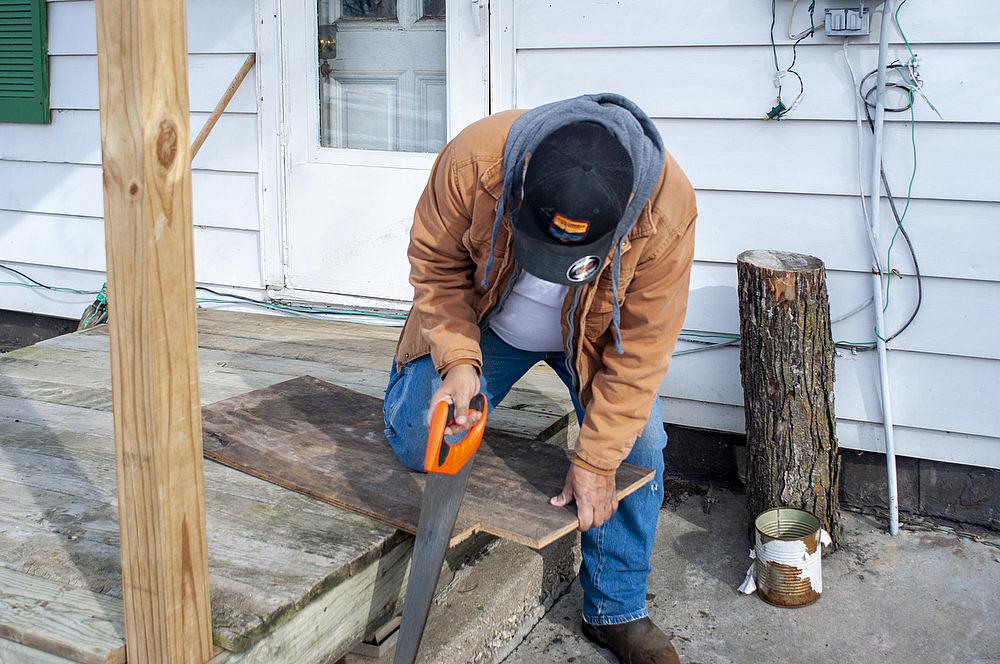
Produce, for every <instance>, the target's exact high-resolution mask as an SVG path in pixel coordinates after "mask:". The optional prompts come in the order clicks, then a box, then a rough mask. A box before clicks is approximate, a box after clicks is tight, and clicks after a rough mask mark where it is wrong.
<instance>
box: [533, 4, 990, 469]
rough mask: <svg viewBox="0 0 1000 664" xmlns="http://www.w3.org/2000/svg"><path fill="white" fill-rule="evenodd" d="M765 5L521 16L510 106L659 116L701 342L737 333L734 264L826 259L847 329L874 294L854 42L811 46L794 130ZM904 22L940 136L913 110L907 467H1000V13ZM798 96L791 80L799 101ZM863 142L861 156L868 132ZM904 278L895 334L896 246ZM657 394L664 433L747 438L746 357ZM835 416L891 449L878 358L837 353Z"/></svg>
mask: <svg viewBox="0 0 1000 664" xmlns="http://www.w3.org/2000/svg"><path fill="white" fill-rule="evenodd" d="M770 4H771V3H770V2H763V1H761V2H746V1H745V0H719V1H717V2H711V3H694V4H692V3H678V2H661V1H659V0H637V1H635V2H597V1H580V0H549V1H548V2H544V3H536V2H528V1H527V0H515V12H514V13H515V21H516V26H515V43H516V54H515V67H514V79H515V80H514V89H515V90H516V105H517V106H520V107H530V106H535V105H537V104H541V103H545V102H548V101H553V100H555V99H560V98H564V97H569V96H573V95H577V94H581V93H585V92H601V91H611V92H618V93H621V94H624V95H626V96H628V97H630V98H632V99H633V100H635V101H636V102H637V103H638V104H639V105H640V106H642V107H643V108H644V109H645V110H646V111H647V112H648V113H649V114H650V115H651V116H652V117H654V119H655V120H656V123H657V126H658V127H659V129H660V131H661V133H662V135H663V138H664V141H665V143H666V145H667V147H668V149H669V150H670V151H671V153H672V154H673V155H674V157H676V158H677V160H678V161H679V162H680V164H681V165H682V166H683V167H684V169H685V171H686V172H687V174H688V176H689V177H690V178H691V181H692V182H693V183H694V185H695V187H696V189H697V190H698V201H699V209H700V217H699V222H698V224H699V225H698V234H697V248H696V262H695V266H694V270H693V274H692V281H691V294H690V304H689V311H688V316H687V319H686V321H685V327H687V328H691V329H699V330H710V331H717V332H727V333H734V332H736V333H738V332H739V316H738V308H737V305H738V303H737V296H736V290H735V287H736V269H735V258H736V255H737V254H738V253H739V252H740V251H743V250H744V249H750V248H769V249H786V250H791V251H800V252H804V253H809V254H814V255H816V256H819V257H820V258H822V259H823V260H824V261H825V262H826V265H827V268H828V270H829V277H828V283H829V290H830V307H831V312H832V315H833V316H834V317H835V318H836V317H837V316H838V315H839V314H842V313H847V312H848V311H850V310H852V309H854V308H855V307H856V306H857V305H859V304H861V303H862V302H864V301H865V300H866V299H867V298H869V297H870V296H871V276H870V270H871V259H870V250H869V248H868V240H867V238H866V236H865V231H864V226H863V220H862V216H861V208H860V204H859V202H858V198H857V193H858V159H857V125H856V123H855V120H854V109H853V96H852V89H851V85H850V83H849V77H848V72H847V68H846V66H845V64H844V55H843V51H842V41H841V40H838V39H827V38H826V37H825V36H823V35H822V34H817V35H816V36H815V37H814V38H812V39H806V40H804V41H803V42H802V43H801V44H800V45H799V47H798V62H797V64H796V67H795V68H796V71H798V72H799V73H800V74H801V75H802V77H803V78H804V79H805V88H806V91H805V97H804V98H803V101H802V104H801V105H800V106H799V107H798V108H797V109H796V110H795V111H794V112H793V113H791V114H790V115H789V116H788V118H787V119H786V120H784V121H782V122H766V121H764V120H763V116H764V113H765V112H766V111H767V110H768V109H770V108H771V106H773V105H774V94H775V90H774V87H773V84H772V80H773V77H774V63H773V56H772V53H771V46H770V42H769V37H768V30H769V28H770V24H771V15H770V9H771V7H770ZM789 4H790V3H788V2H781V1H779V2H778V3H777V7H778V21H777V25H776V27H775V36H776V38H777V39H778V42H779V46H778V57H779V62H781V63H783V66H787V64H788V63H789V62H790V60H791V48H790V44H789V40H788V39H787V38H785V37H783V36H782V33H783V31H784V29H785V21H786V17H787V12H788V8H789ZM817 4H818V6H817V16H822V15H823V8H824V6H826V5H827V4H829V5H838V6H844V5H845V3H843V2H840V3H836V2H819V3H817ZM868 4H871V3H868ZM805 6H806V3H800V4H799V10H798V16H797V21H796V29H803V28H804V27H805V26H806V24H807V20H806V12H805ZM880 18H881V15H880V14H876V16H875V21H873V23H875V24H877V23H878V22H879V19H880ZM901 19H902V21H903V25H904V27H905V28H906V30H907V34H908V36H909V37H910V39H911V41H912V42H913V45H914V49H915V50H916V52H917V53H918V54H919V55H920V57H921V60H922V65H923V68H922V74H923V77H924V79H925V90H926V92H927V95H928V96H929V97H930V98H931V100H932V101H933V102H934V103H935V105H936V106H937V107H938V109H939V110H940V111H941V113H942V116H943V118H944V119H943V120H942V119H939V118H938V117H937V115H935V114H934V113H933V111H931V110H930V109H929V108H928V107H927V105H926V104H925V103H924V102H923V101H922V100H920V99H919V98H918V100H917V104H916V118H917V127H916V134H917V149H918V154H919V168H918V172H917V179H916V182H915V184H914V188H913V196H914V200H913V203H912V206H911V208H910V211H909V213H908V214H907V218H906V225H907V229H908V231H909V232H910V235H911V237H912V238H913V240H914V243H915V245H916V249H917V253H918V258H919V260H920V264H921V270H922V272H923V274H924V298H923V306H922V308H921V311H920V315H919V317H918V318H917V320H916V321H915V322H914V324H913V325H912V326H911V327H910V328H909V329H908V330H907V331H906V332H905V333H904V334H903V335H901V336H900V337H899V338H898V339H897V340H895V341H893V342H892V343H891V344H890V347H891V348H892V349H893V350H892V351H891V352H890V355H889V368H890V376H891V385H892V399H893V409H894V420H895V424H896V436H897V441H896V446H897V451H898V452H899V453H900V454H904V455H909V456H916V457H923V458H930V459H938V460H943V461H953V462H959V463H966V464H975V465H981V466H989V467H993V468H1000V408H998V407H997V396H998V395H1000V335H998V334H997V333H996V330H997V329H998V327H997V326H998V324H1000V261H997V260H996V257H997V255H998V252H1000V185H998V184H997V182H998V180H997V176H996V174H995V173H994V171H995V170H996V167H995V164H996V163H997V157H996V155H997V154H1000V126H998V123H1000V103H998V102H1000V89H998V88H997V86H996V85H994V84H993V83H992V81H993V79H994V78H995V77H994V72H996V70H997V67H998V65H1000V44H998V42H1000V4H998V3H996V2H992V1H991V0H969V1H967V2H962V3H947V4H941V3H931V2H909V3H907V4H906V6H905V7H904V9H903V11H902V12H901ZM877 33H878V28H877V25H876V27H875V30H874V34H873V35H872V37H871V38H865V39H862V40H858V41H857V42H856V43H854V44H853V45H852V46H851V47H850V54H851V58H852V62H853V64H854V67H855V69H856V70H857V71H858V72H859V73H860V74H864V73H867V72H868V71H870V70H871V69H873V68H874V67H875V62H876V57H877V38H878V34H877ZM891 42H892V46H891V47H890V53H891V55H890V57H891V58H901V59H905V58H906V57H907V55H906V50H905V48H904V47H903V45H902V42H901V39H899V37H898V35H897V34H896V33H895V32H894V33H893V34H892V35H891ZM797 92H798V88H797V85H796V84H795V83H794V82H792V81H788V80H786V88H785V94H784V97H785V101H786V104H787V103H790V102H791V100H792V99H794V97H795V94H796V93H797ZM886 117H887V120H888V124H887V127H886V138H885V163H886V170H887V173H888V175H889V179H890V183H891V185H892V187H893V192H894V193H895V194H896V195H897V197H898V196H900V195H903V194H905V192H906V184H907V181H908V179H909V175H910V169H911V165H912V157H911V154H912V153H911V146H910V122H909V120H910V117H909V114H908V113H905V114H887V116H886ZM864 133H865V134H866V136H865V140H866V148H865V149H866V153H867V150H868V147H867V146H868V136H867V134H868V129H867V127H866V128H865V130H864ZM867 166H868V165H867V163H866V164H865V166H864V168H863V171H864V172H867V170H868V167H867ZM867 182H868V179H867V176H865V183H866V185H867ZM900 209H902V205H900ZM881 220H882V231H881V233H882V239H883V247H885V246H886V245H887V241H888V238H889V236H891V234H892V232H893V230H894V224H895V222H894V220H893V218H892V215H891V213H890V211H889V209H888V204H885V206H884V208H883V210H882V214H881ZM883 250H884V248H883ZM883 260H884V259H883ZM892 266H893V268H897V269H899V270H900V271H901V273H902V274H903V275H906V278H904V279H902V280H900V279H896V280H894V282H893V285H892V292H891V298H890V306H889V308H888V310H887V312H886V316H887V326H888V327H889V328H890V329H892V330H895V329H896V328H897V327H898V326H899V324H901V323H902V322H903V321H905V319H906V318H907V317H908V316H909V313H910V310H911V307H912V304H913V302H914V297H915V293H916V288H915V282H914V279H912V278H911V277H910V275H912V273H913V269H912V265H911V263H910V261H909V257H908V255H907V253H906V250H905V247H904V245H903V243H902V240H899V241H897V243H896V249H895V251H894V254H893V264H892ZM872 329H873V321H872V315H871V312H870V310H869V311H867V312H865V313H863V314H860V315H857V316H854V317H852V318H850V319H848V320H846V321H844V322H842V323H839V324H837V325H835V326H834V335H835V337H836V338H837V339H838V340H854V341H869V340H871V339H873V338H874V337H873V332H872ZM690 347H693V345H692V344H687V343H683V342H682V343H681V344H680V345H679V348H690ZM662 394H663V396H664V399H665V413H666V417H667V419H668V420H669V421H672V422H675V423H679V424H684V425H688V426H693V427H700V428H707V429H722V430H728V431H734V432H742V431H743V427H744V422H743V395H742V390H741V387H740V374H739V350H738V349H737V348H735V347H733V348H726V349H723V350H717V351H710V352H705V353H698V354H694V355H685V356H681V357H678V358H676V359H675V360H674V362H673V364H672V367H671V370H670V374H669V376H668V379H667V381H666V382H665V384H664V386H663V390H662ZM836 399H837V402H836V406H837V414H838V417H839V418H840V420H839V427H838V431H839V435H840V442H841V445H842V446H844V447H846V448H855V449H865V450H882V449H883V443H882V431H881V425H880V422H881V409H880V402H879V396H878V374H877V358H876V356H875V354H874V353H859V354H853V353H851V352H849V351H839V359H838V361H837V394H836Z"/></svg>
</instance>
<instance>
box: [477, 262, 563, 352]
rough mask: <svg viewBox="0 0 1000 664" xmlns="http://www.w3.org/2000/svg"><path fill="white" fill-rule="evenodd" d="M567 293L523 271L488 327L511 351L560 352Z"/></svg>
mask: <svg viewBox="0 0 1000 664" xmlns="http://www.w3.org/2000/svg"><path fill="white" fill-rule="evenodd" d="M568 292H569V287H568V286H562V285H560V284H554V283H552V282H550V281H543V280H541V279H539V278H538V277H536V276H533V275H531V274H529V273H528V272H522V273H521V276H520V277H518V279H517V281H516V282H515V283H514V288H513V290H511V292H510V295H508V296H507V299H506V300H505V301H504V305H503V308H502V309H501V310H500V311H498V312H497V313H496V314H494V315H493V316H492V317H491V318H490V327H491V328H492V329H493V331H494V332H496V333H497V336H498V337H500V338H501V339H503V340H504V341H505V342H507V343H508V344H510V345H511V346H513V347H514V348H520V349H521V350H527V351H532V352H538V353H549V352H559V351H561V350H563V338H562V305H563V301H564V300H565V299H566V294H567V293H568Z"/></svg>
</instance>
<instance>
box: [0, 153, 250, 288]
mask: <svg viewBox="0 0 1000 664" xmlns="http://www.w3.org/2000/svg"><path fill="white" fill-rule="evenodd" d="M0 182H17V183H18V186H17V187H3V188H0V208H3V209H5V210H20V211H24V212H38V213H42V214H57V215H58V214H64V215H72V216H75V217H96V218H103V217H104V200H103V199H102V197H101V193H100V192H101V184H102V181H101V169H100V168H99V167H98V166H88V165H82V164H47V163H44V162H10V161H0ZM192 191H193V192H194V194H193V195H194V207H195V210H196V212H195V217H194V219H195V222H196V223H197V224H198V225H199V226H206V227H218V228H245V227H247V224H248V222H247V221H246V219H248V218H249V219H253V220H255V219H256V218H257V178H256V176H255V175H253V174H251V173H226V172H221V171H196V172H195V173H194V174H193V176H192ZM220 191H224V192H226V195H225V196H219V192H220ZM250 228H253V226H250ZM222 283H225V282H224V281H223V282H222Z"/></svg>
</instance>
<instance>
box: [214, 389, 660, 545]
mask: <svg viewBox="0 0 1000 664" xmlns="http://www.w3.org/2000/svg"><path fill="white" fill-rule="evenodd" d="M203 419H204V426H205V455H206V456H207V457H208V458H210V459H212V460H214V461H218V462H219V463H223V464H225V465H227V466H232V467H233V468H238V469H239V470H242V471H244V472H247V473H250V474H252V475H255V476H257V477H260V478H263V479H266V480H268V481H271V482H274V483H276V484H279V485H281V486H284V487H286V488H289V489H292V490H294V491H298V492H300V493H303V494H306V495H308V496H311V497H313V498H316V499H319V500H322V501H324V502H327V503H329V504H331V505H336V506H338V507H342V508H344V509H346V510H350V511H352V512H356V513H358V514H364V515H365V516H369V517H371V518H373V519H376V520H378V521H382V522H384V523H388V524H390V525H393V526H395V527H397V528H400V529H402V530H405V531H407V532H410V533H415V532H416V530H417V521H418V519H419V516H420V504H421V499H422V496H423V486H424V475H422V474H421V473H414V472H410V471H409V470H407V469H406V468H405V467H403V466H402V465H401V464H400V463H399V461H397V460H396V457H395V456H394V454H393V452H392V449H391V448H390V446H389V444H388V442H386V440H385V432H384V429H385V422H384V418H383V415H382V402H381V401H380V400H379V399H376V398H373V397H370V396H366V395H363V394H358V393H357V392H352V391H351V390H347V389H344V388H341V387H337V386H335V385H330V384H329V383H324V382H323V381H321V380H318V379H316V378H313V377H311V376H303V377H301V378H296V379H293V380H289V381H286V382H284V383H279V384H277V385H272V386H270V387H267V388H264V389H260V390H256V391H254V392H250V393H248V394H244V395H242V396H238V397H233V398H232V399H227V400H225V401H220V402H218V403H215V404H213V405H211V406H206V407H205V408H204V410H203ZM474 464H475V465H474V466H473V470H472V476H471V477H470V479H469V486H468V489H467V491H466V494H465V500H464V502H463V503H462V510H461V512H460V513H459V515H458V521H457V523H456V524H455V529H454V530H453V532H452V539H451V545H452V546H454V545H455V544H457V543H459V542H461V541H463V540H465V539H467V538H468V537H470V536H472V535H473V534H475V533H477V532H487V533H490V534H493V535H497V536H499V537H504V538H507V539H511V540H513V541H515V542H519V543H521V544H524V545H526V546H530V547H532V548H535V549H540V548H542V547H545V546H547V545H548V544H550V543H552V542H553V541H555V540H557V539H558V538H559V537H562V536H563V535H566V534H568V533H570V532H572V531H573V530H575V529H576V528H577V527H578V526H579V522H578V521H577V518H576V513H575V511H574V510H573V509H571V508H558V507H554V506H552V505H550V504H549V498H551V497H552V496H554V495H556V494H558V493H559V492H560V491H561V490H562V486H563V481H564V480H565V476H566V470H567V468H568V464H569V460H568V458H567V456H566V450H561V449H558V448H556V447H555V446H552V445H547V444H545V443H540V442H537V441H531V440H526V439H522V438H517V437H515V436H510V435H506V434H500V433H496V432H491V433H488V434H487V436H486V438H485V439H484V440H483V444H482V447H480V449H479V452H478V454H477V455H476V457H475V461H474ZM652 478H653V471H652V470H649V469H646V468H640V467H639V466H632V465H628V464H623V465H622V466H621V467H620V468H619V470H618V475H617V485H618V495H619V497H620V498H621V497H624V496H626V495H628V494H630V493H632V492H633V491H635V490H636V489H638V488H639V487H641V486H642V485H644V484H646V483H647V482H649V481H650V480H652Z"/></svg>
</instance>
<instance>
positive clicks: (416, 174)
mask: <svg viewBox="0 0 1000 664" xmlns="http://www.w3.org/2000/svg"><path fill="white" fill-rule="evenodd" d="M480 3H482V4H480ZM480 3H477V2H472V1H471V0H306V1H305V2H296V1H295V0H291V1H290V2H286V3H284V5H283V7H284V8H285V9H286V10H287V13H286V20H285V21H284V34H283V36H282V40H283V42H284V43H285V45H286V46H285V54H286V56H285V57H286V60H285V64H286V67H285V70H284V72H283V75H284V77H285V81H286V90H287V91H288V102H287V106H286V122H285V124H286V131H287V133H288V137H287V138H288V141H287V148H286V150H287V153H286V162H285V163H286V172H287V175H286V178H287V179H286V192H285V204H286V214H285V216H284V228H283V236H284V280H285V290H286V291H287V292H288V293H290V294H297V295H299V296H302V297H306V298H309V299H317V300H324V299H326V300H331V301H343V298H344V296H351V297H360V298H375V299H377V300H389V301H397V302H405V301H407V300H409V299H411V296H412V291H411V289H410V286H409V284H408V282H407V275H408V269H409V266H408V264H407V261H406V245H407V239H408V234H409V229H410V225H411V223H412V216H413V208H414V206H415V204H416V201H417V198H418V197H419V195H420V192H421V190H422V189H423V186H424V184H425V183H426V181H427V175H428V171H429V169H430V167H431V165H432V163H433V161H434V156H435V153H437V152H438V151H439V150H440V149H441V147H442V146H444V144H445V142H446V141H447V140H448V139H449V138H450V137H451V136H453V135H454V134H455V133H457V132H458V131H460V130H461V129H462V128H463V127H464V126H465V125H467V124H469V123H470V122H472V121H474V120H477V119H479V118H481V117H483V116H484V115H486V113H487V112H488V103H489V93H488V83H489V77H488V48H487V47H488V40H487V34H488V30H487V29H486V21H487V16H486V11H485V10H486V7H485V5H486V3H487V0H480ZM331 294H333V295H331ZM338 296H339V297H338ZM387 304H390V303H387Z"/></svg>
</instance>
